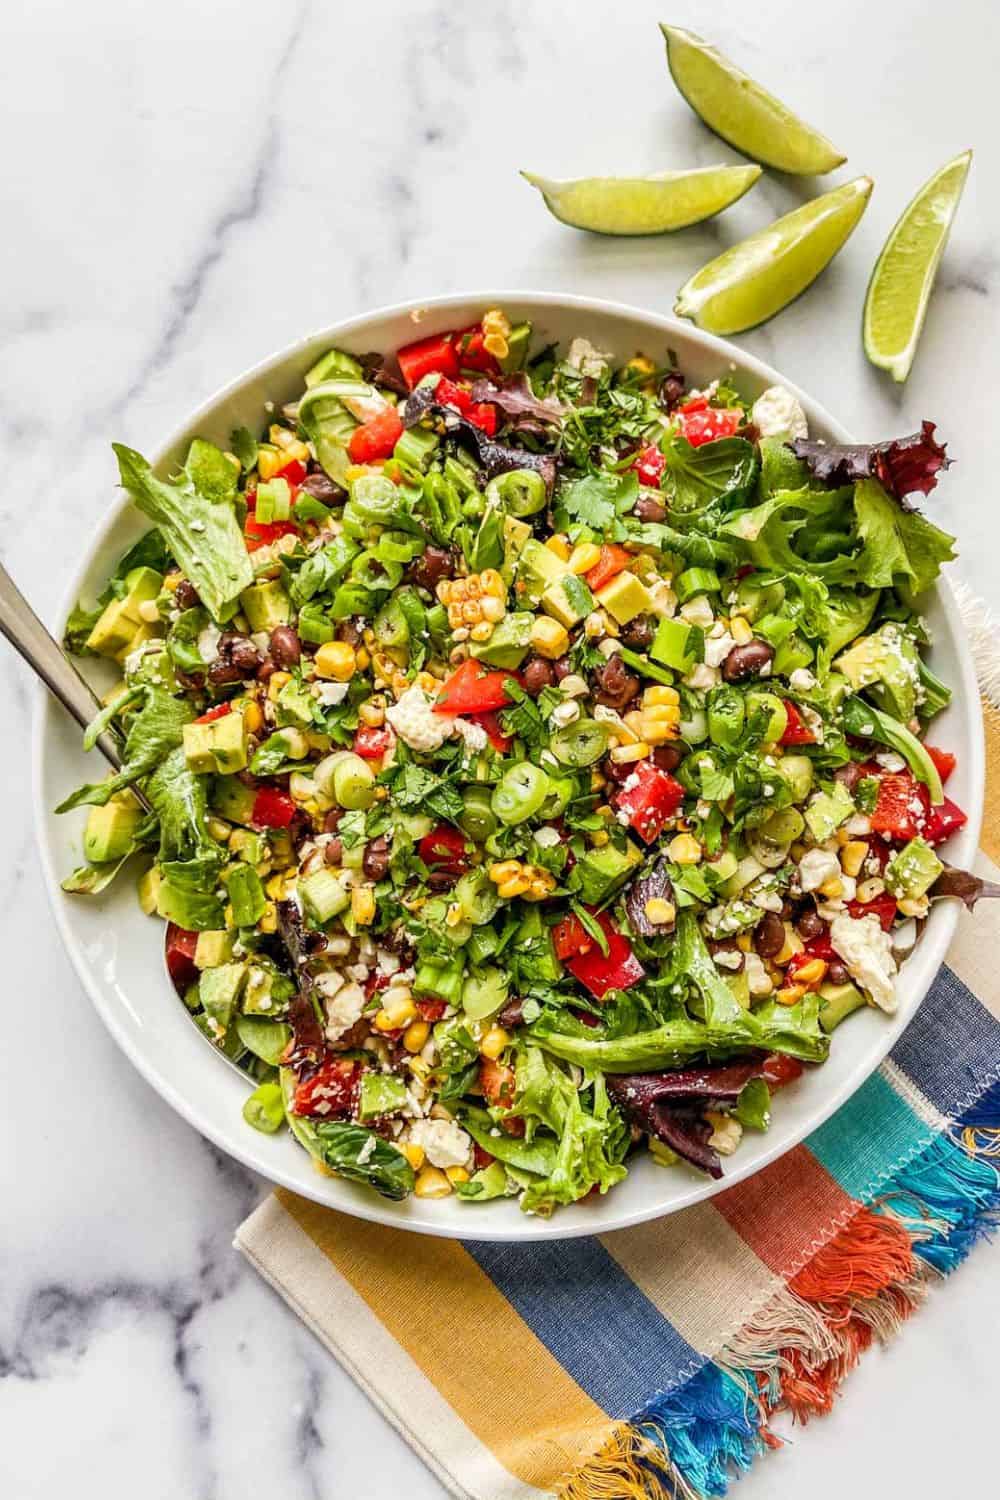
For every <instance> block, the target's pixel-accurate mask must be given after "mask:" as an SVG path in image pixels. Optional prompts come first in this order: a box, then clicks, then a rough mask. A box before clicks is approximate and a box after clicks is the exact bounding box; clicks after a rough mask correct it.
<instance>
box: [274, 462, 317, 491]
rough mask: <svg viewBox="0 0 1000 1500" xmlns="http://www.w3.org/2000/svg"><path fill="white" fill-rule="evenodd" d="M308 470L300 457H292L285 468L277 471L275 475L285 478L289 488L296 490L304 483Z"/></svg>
mask: <svg viewBox="0 0 1000 1500" xmlns="http://www.w3.org/2000/svg"><path fill="white" fill-rule="evenodd" d="M308 472H309V470H308V469H307V468H306V466H305V464H304V463H303V462H302V460H301V459H300V458H291V459H289V461H288V463H287V464H285V465H284V467H283V468H280V469H277V470H276V471H275V473H274V476H273V477H274V478H275V479H284V480H285V481H286V483H287V484H288V486H289V488H290V489H293V490H294V489H297V488H298V486H299V485H300V484H301V483H302V481H303V479H305V477H306V475H307V474H308Z"/></svg>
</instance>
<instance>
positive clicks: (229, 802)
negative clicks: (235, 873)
mask: <svg viewBox="0 0 1000 1500" xmlns="http://www.w3.org/2000/svg"><path fill="white" fill-rule="evenodd" d="M256 800H257V793H256V792H255V791H253V789H252V788H251V787H248V786H244V785H243V783H242V781H237V779H236V777H235V776H220V777H219V778H218V779H217V780H216V781H215V782H214V783H213V784H212V791H211V796H210V798H209V801H210V804H211V808H212V811H213V812H216V813H218V815H219V817H220V818H226V819H227V820H228V821H229V822H230V823H249V822H250V821H251V819H252V818H253V807H254V803H255V802H256ZM253 862H254V863H255V862H256V861H253Z"/></svg>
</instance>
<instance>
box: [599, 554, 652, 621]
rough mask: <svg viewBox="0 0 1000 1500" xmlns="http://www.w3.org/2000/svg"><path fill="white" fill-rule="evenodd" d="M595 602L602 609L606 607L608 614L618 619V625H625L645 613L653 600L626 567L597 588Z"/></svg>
mask: <svg viewBox="0 0 1000 1500" xmlns="http://www.w3.org/2000/svg"><path fill="white" fill-rule="evenodd" d="M597 602H598V604H599V605H600V606H601V608H602V609H606V610H607V612H608V614H609V615H612V616H613V617H614V619H616V620H617V621H618V623H619V625H627V624H628V622H629V621H630V620H634V619H635V617H636V615H642V614H645V613H646V611H647V610H648V609H649V608H650V606H651V604H652V602H653V601H652V600H651V599H650V597H649V590H648V589H647V588H646V585H645V584H644V583H643V582H642V580H641V579H639V578H637V577H636V576H635V574H634V573H631V572H629V570H628V568H626V569H625V570H624V572H622V573H619V574H618V575H617V577H615V578H612V580H611V582H610V583H606V584H605V585H604V587H603V588H602V589H598V591H597Z"/></svg>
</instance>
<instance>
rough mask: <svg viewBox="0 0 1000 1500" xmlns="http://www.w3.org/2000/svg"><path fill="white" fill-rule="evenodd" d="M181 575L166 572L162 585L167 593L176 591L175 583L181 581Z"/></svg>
mask: <svg viewBox="0 0 1000 1500" xmlns="http://www.w3.org/2000/svg"><path fill="white" fill-rule="evenodd" d="M181 577H182V575H181V574H180V573H168V574H167V575H166V577H165V578H164V580H163V587H164V588H165V589H166V591H167V593H168V594H173V593H174V592H175V591H176V589H177V585H178V584H179V583H180V581H181Z"/></svg>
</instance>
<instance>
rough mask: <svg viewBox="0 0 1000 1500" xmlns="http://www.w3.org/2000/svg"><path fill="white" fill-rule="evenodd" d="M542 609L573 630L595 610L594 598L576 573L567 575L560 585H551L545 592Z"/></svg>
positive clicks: (561, 579) (560, 581)
mask: <svg viewBox="0 0 1000 1500" xmlns="http://www.w3.org/2000/svg"><path fill="white" fill-rule="evenodd" d="M542 608H543V609H544V611H545V613H546V614H547V615H551V616H552V618H553V619H554V620H558V621H559V624H560V625H565V627H566V629H567V630H572V628H573V626H574V625H579V623H580V621H581V620H582V619H584V618H585V617H586V616H587V615H589V614H590V612H591V610H592V609H593V608H594V596H593V594H592V593H591V592H590V590H589V588H588V587H587V585H586V584H585V583H584V581H583V579H582V578H580V577H578V576H577V574H576V573H567V574H566V576H565V578H560V580H559V582H558V583H553V584H550V586H549V587H548V588H547V589H546V590H545V593H544V594H543V595H542Z"/></svg>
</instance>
